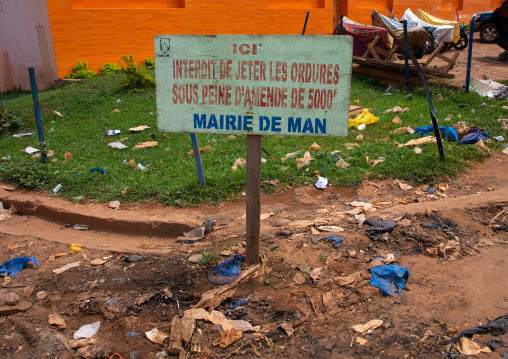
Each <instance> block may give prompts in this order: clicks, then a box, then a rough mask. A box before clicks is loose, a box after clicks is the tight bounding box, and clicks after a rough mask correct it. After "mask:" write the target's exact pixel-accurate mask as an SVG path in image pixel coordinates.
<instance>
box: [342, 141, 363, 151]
mask: <svg viewBox="0 0 508 359" xmlns="http://www.w3.org/2000/svg"><path fill="white" fill-rule="evenodd" d="M344 147H346V148H347V149H348V150H350V149H352V148H354V147H360V145H359V144H358V143H349V142H348V143H344Z"/></svg>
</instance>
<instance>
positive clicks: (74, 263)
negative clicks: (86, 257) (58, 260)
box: [53, 262, 81, 274]
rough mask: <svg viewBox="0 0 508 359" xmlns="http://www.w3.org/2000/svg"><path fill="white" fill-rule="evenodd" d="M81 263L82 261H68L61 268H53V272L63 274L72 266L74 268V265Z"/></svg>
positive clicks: (77, 265)
mask: <svg viewBox="0 0 508 359" xmlns="http://www.w3.org/2000/svg"><path fill="white" fill-rule="evenodd" d="M80 265H81V262H72V263H68V264H66V265H64V266H63V267H60V268H57V269H53V273H55V274H61V273H63V272H65V271H67V270H69V269H71V268H74V267H79V266H80Z"/></svg>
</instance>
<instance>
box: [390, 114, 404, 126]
mask: <svg viewBox="0 0 508 359" xmlns="http://www.w3.org/2000/svg"><path fill="white" fill-rule="evenodd" d="M392 123H394V124H396V125H400V124H401V123H402V120H401V119H400V117H399V116H395V118H394V119H393V120H392Z"/></svg>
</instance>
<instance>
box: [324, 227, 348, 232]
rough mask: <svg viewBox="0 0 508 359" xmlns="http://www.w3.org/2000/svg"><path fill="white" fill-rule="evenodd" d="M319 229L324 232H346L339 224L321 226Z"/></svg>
mask: <svg viewBox="0 0 508 359" xmlns="http://www.w3.org/2000/svg"><path fill="white" fill-rule="evenodd" d="M318 229H319V230H320V231H323V232H344V228H342V227H339V226H319V227H318Z"/></svg>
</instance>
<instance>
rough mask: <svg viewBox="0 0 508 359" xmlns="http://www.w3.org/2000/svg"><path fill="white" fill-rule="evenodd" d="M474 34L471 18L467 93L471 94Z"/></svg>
mask: <svg viewBox="0 0 508 359" xmlns="http://www.w3.org/2000/svg"><path fill="white" fill-rule="evenodd" d="M473 34H474V20H473V18H471V21H470V22H469V50H468V53H467V73H466V93H468V92H469V81H470V80H471V60H472V57H473Z"/></svg>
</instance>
